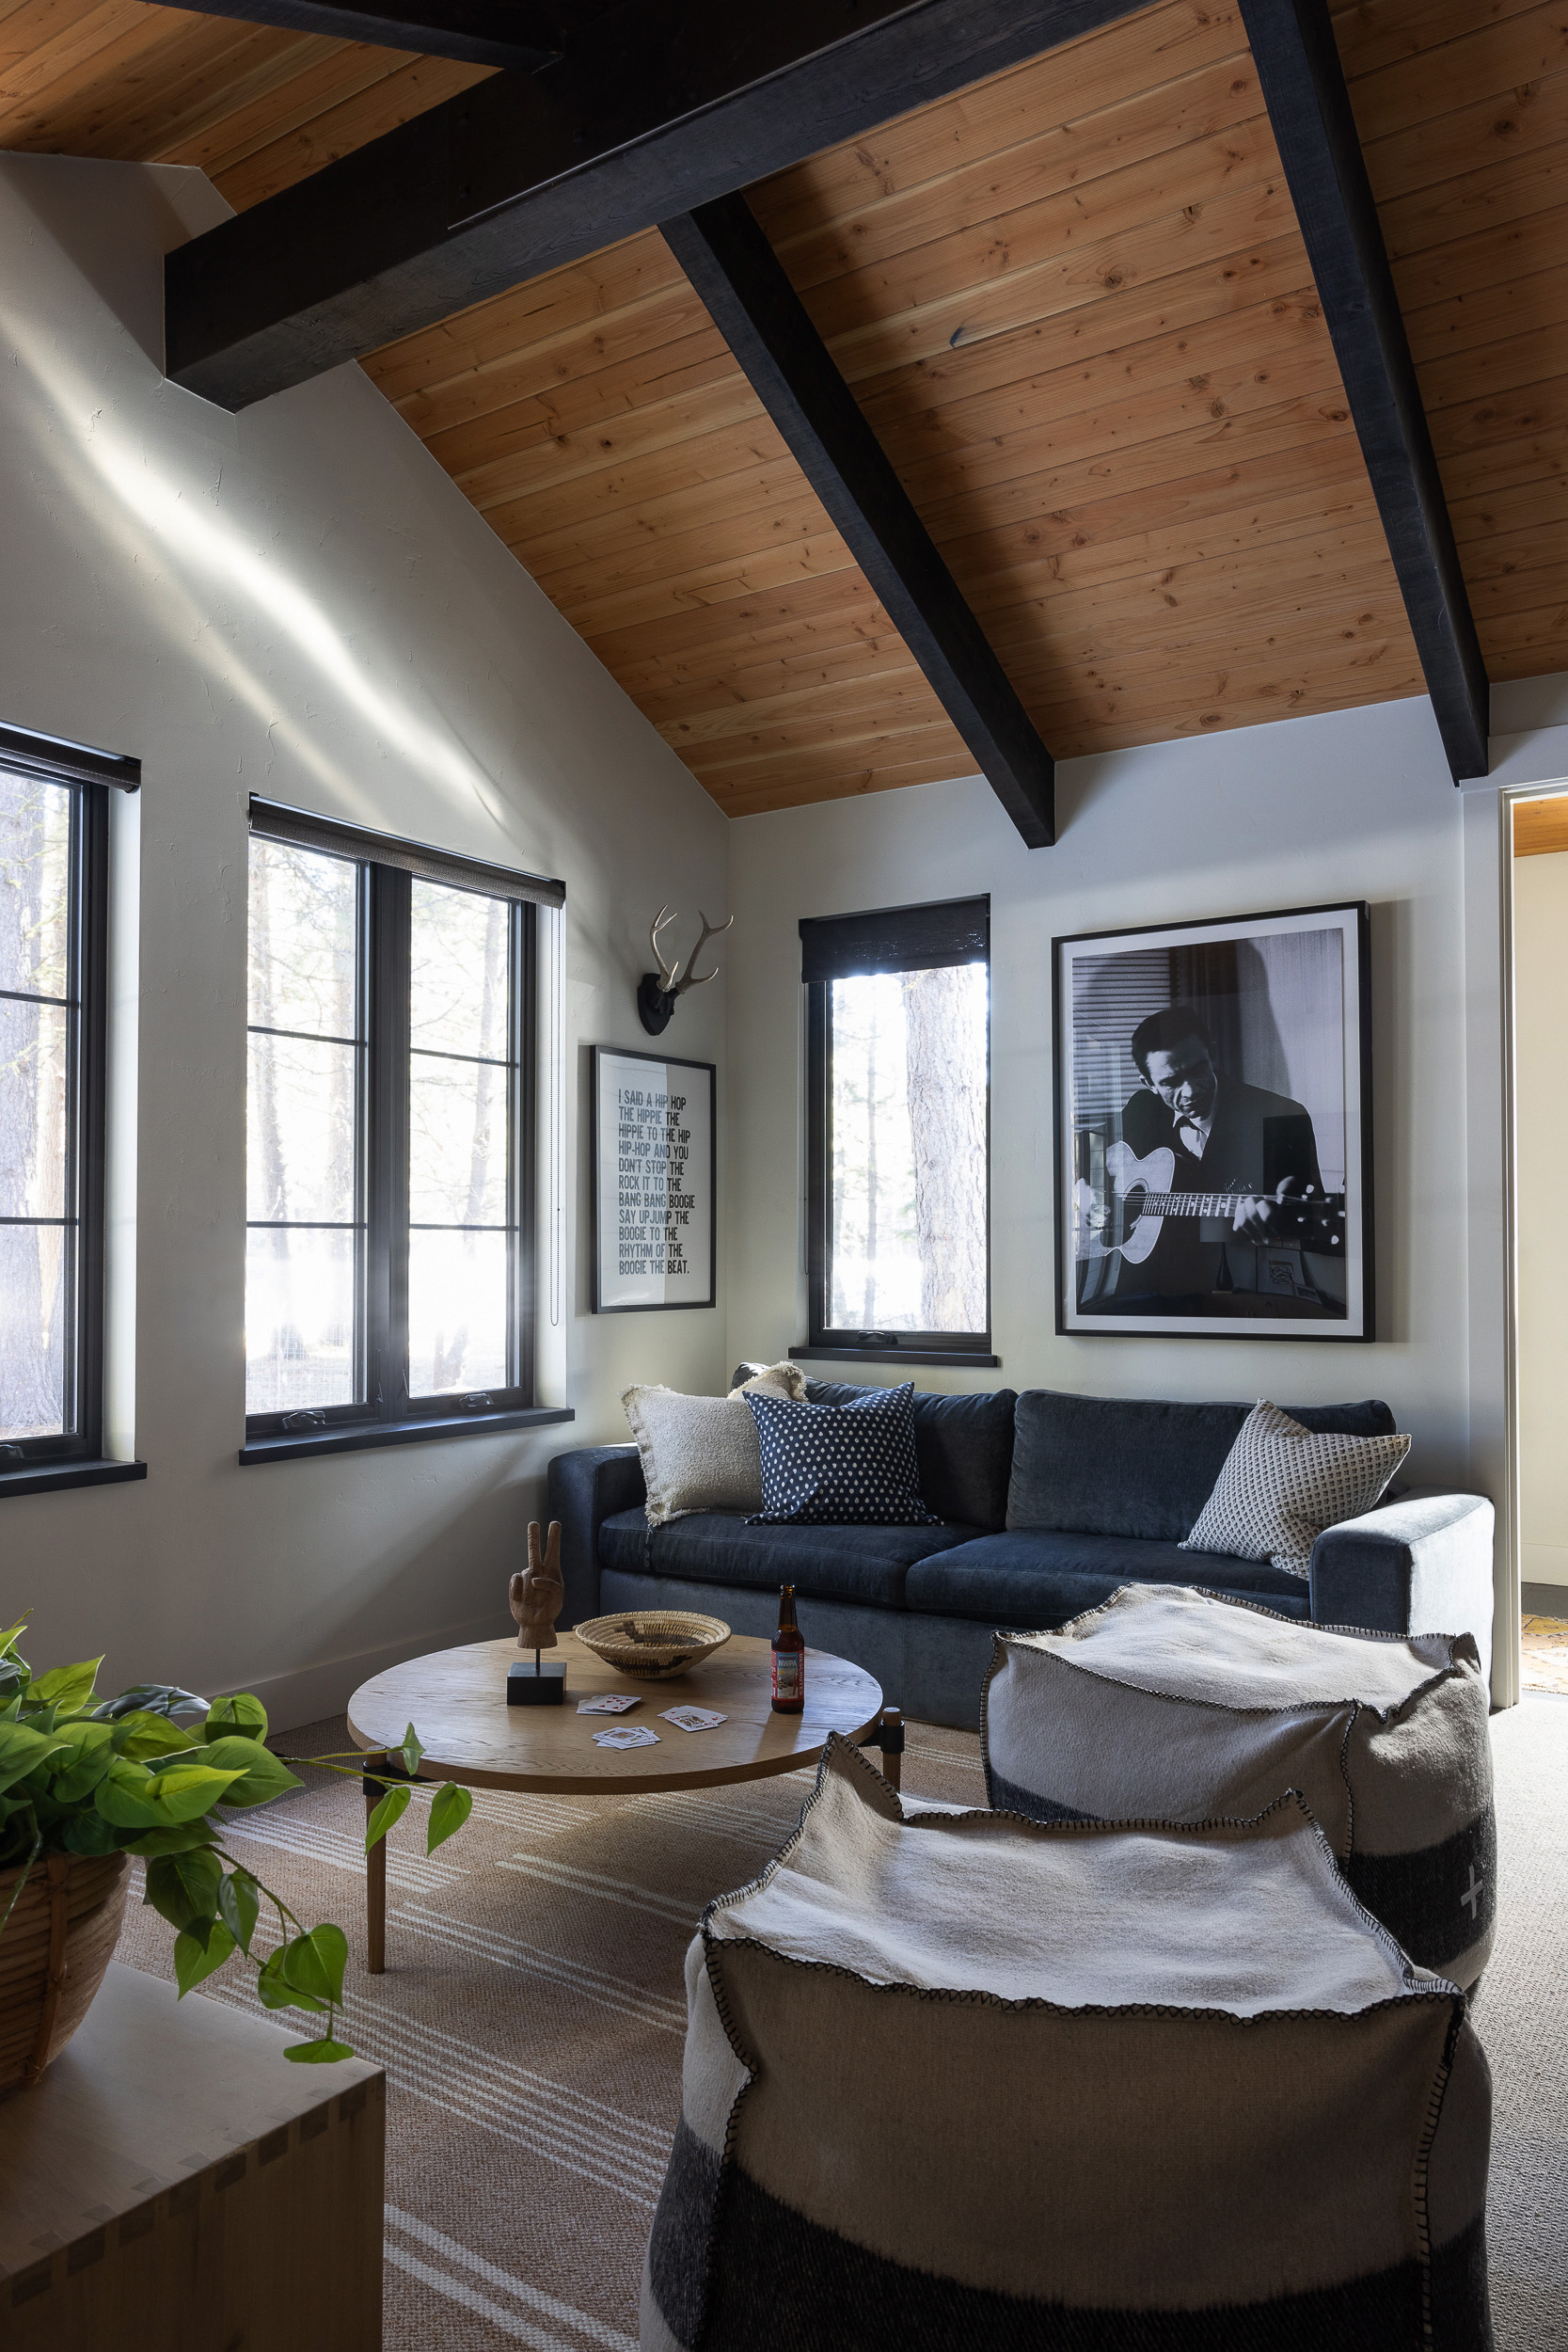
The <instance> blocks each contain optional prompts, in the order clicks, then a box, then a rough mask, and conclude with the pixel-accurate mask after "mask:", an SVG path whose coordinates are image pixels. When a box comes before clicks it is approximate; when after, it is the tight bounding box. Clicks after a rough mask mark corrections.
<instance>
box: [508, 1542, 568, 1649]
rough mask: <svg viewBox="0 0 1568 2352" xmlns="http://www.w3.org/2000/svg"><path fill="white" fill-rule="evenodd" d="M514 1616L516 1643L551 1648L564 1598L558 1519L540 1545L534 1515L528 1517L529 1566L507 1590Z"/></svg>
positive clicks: (521, 1571) (520, 1645) (532, 1647)
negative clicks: (529, 1518)
mask: <svg viewBox="0 0 1568 2352" xmlns="http://www.w3.org/2000/svg"><path fill="white" fill-rule="evenodd" d="M508 1598H509V1599H510V1601H511V1603H512V1614H513V1615H514V1616H515V1618H516V1620H517V1647H518V1648H519V1649H531V1650H532V1651H533V1653H534V1656H535V1658H537V1656H538V1653H539V1652H540V1651H541V1650H542V1649H554V1647H555V1646H556V1639H555V1621H556V1619H557V1617H559V1616H560V1614H561V1611H562V1605H563V1603H564V1601H565V1598H566V1587H565V1584H564V1582H563V1581H562V1574H561V1521H560V1520H559V1519H552V1520H551V1521H550V1532H549V1536H548V1539H547V1540H546V1542H545V1543H544V1545H543V1546H541V1543H540V1528H539V1522H538V1520H537V1519H531V1520H530V1521H529V1529H528V1566H527V1567H526V1568H524V1569H522V1570H520V1571H519V1573H518V1574H517V1575H515V1576H514V1578H513V1579H512V1583H511V1586H510V1588H509V1592H508Z"/></svg>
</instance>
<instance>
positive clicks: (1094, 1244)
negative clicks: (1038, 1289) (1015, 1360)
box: [1074, 1143, 1345, 1265]
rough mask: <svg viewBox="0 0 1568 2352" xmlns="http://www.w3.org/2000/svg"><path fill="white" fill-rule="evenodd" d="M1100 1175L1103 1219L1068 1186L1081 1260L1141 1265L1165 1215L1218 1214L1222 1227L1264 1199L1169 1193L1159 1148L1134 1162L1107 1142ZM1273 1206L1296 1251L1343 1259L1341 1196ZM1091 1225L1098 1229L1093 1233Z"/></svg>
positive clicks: (1082, 1192) (1171, 1170)
mask: <svg viewBox="0 0 1568 2352" xmlns="http://www.w3.org/2000/svg"><path fill="white" fill-rule="evenodd" d="M1105 1174H1106V1177H1107V1180H1108V1185H1109V1190H1110V1207H1109V1210H1108V1212H1107V1213H1106V1215H1105V1216H1104V1217H1103V1219H1101V1217H1100V1216H1099V1215H1098V1203H1095V1204H1094V1205H1095V1209H1096V1215H1095V1216H1094V1217H1092V1218H1091V1216H1090V1214H1089V1212H1090V1205H1091V1203H1092V1202H1093V1200H1094V1196H1093V1192H1092V1188H1091V1187H1090V1186H1089V1185H1088V1184H1082V1183H1080V1184H1077V1185H1076V1186H1075V1187H1074V1191H1075V1195H1076V1199H1077V1208H1078V1236H1079V1240H1078V1254H1079V1256H1080V1257H1081V1258H1108V1257H1113V1256H1115V1255H1117V1253H1118V1252H1119V1254H1120V1255H1121V1256H1122V1257H1123V1258H1125V1260H1126V1261H1127V1263H1128V1264H1129V1265H1142V1263H1143V1262H1144V1260H1145V1259H1146V1258H1147V1257H1148V1255H1149V1253H1150V1251H1151V1250H1152V1249H1153V1248H1154V1245H1155V1243H1156V1242H1157V1241H1158V1240H1159V1238H1160V1235H1161V1233H1162V1232H1163V1231H1164V1223H1165V1219H1166V1218H1167V1217H1170V1216H1180V1217H1194V1216H1197V1217H1202V1216H1220V1217H1224V1218H1225V1220H1226V1222H1227V1224H1228V1223H1229V1222H1230V1220H1231V1219H1232V1218H1233V1217H1234V1216H1235V1214H1236V1211H1237V1209H1238V1208H1239V1207H1240V1205H1241V1203H1242V1202H1243V1200H1262V1199H1265V1198H1267V1197H1268V1196H1266V1195H1264V1194H1260V1193H1258V1192H1248V1191H1245V1190H1238V1189H1237V1188H1236V1187H1235V1186H1234V1185H1232V1186H1231V1188H1230V1189H1229V1190H1228V1191H1226V1192H1173V1191H1172V1190H1171V1180H1172V1178H1173V1177H1174V1176H1175V1174H1176V1154H1175V1152H1172V1151H1170V1150H1169V1149H1168V1148H1167V1147H1166V1146H1164V1145H1161V1147H1160V1149H1159V1150H1158V1151H1155V1152H1149V1154H1148V1158H1147V1159H1142V1160H1140V1159H1139V1157H1138V1155H1137V1153H1136V1152H1134V1151H1133V1150H1132V1145H1131V1144H1127V1143H1113V1144H1112V1145H1111V1147H1110V1149H1109V1150H1108V1151H1107V1152H1106V1154H1105ZM1279 1205H1280V1206H1281V1207H1282V1208H1283V1209H1284V1210H1286V1211H1287V1212H1288V1214H1289V1215H1290V1216H1291V1224H1292V1231H1291V1235H1290V1239H1291V1243H1292V1244H1293V1245H1294V1246H1295V1247H1296V1248H1301V1249H1312V1250H1317V1251H1320V1252H1321V1253H1322V1254H1323V1255H1324V1256H1325V1257H1326V1256H1331V1255H1338V1256H1339V1257H1341V1258H1342V1257H1343V1255H1344V1248H1345V1196H1344V1194H1343V1193H1342V1192H1338V1193H1323V1194H1322V1195H1317V1196H1314V1195H1310V1194H1287V1195H1286V1197H1285V1199H1284V1200H1283V1201H1281V1202H1280V1204H1279ZM1298 1220H1299V1222H1298ZM1096 1226H1098V1228H1099V1230H1098V1231H1097V1230H1094V1229H1095V1227H1096Z"/></svg>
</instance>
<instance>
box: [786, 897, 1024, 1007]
mask: <svg viewBox="0 0 1568 2352" xmlns="http://www.w3.org/2000/svg"><path fill="white" fill-rule="evenodd" d="M989 961H990V898H942V899H938V900H937V901H936V902H935V903H933V904H931V905H929V906H918V907H878V908H876V909H874V910H873V911H872V912H871V913H869V914H823V915H807V916H805V917H804V918H803V919H802V921H801V924H800V977H801V979H802V980H804V981H805V982H806V984H807V986H808V987H811V986H813V985H815V984H816V983H817V982H819V981H823V980H847V979H848V978H849V977H851V976H852V975H853V974H856V973H861V972H929V971H932V970H935V969H936V968H938V967H939V966H941V965H944V964H955V963H987V962H989Z"/></svg>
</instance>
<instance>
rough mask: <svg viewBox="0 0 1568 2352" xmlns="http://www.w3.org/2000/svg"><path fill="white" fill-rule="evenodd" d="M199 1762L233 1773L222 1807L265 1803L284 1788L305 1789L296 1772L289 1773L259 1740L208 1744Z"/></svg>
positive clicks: (233, 1739) (234, 1736)
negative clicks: (231, 1785)
mask: <svg viewBox="0 0 1568 2352" xmlns="http://www.w3.org/2000/svg"><path fill="white" fill-rule="evenodd" d="M201 1760H202V1762H203V1763H204V1764H209V1765H212V1766H213V1767H214V1769H215V1770H216V1771H218V1772H233V1773H234V1775H235V1780H234V1785H233V1787H232V1788H230V1791H229V1794H228V1795H227V1796H226V1797H225V1798H224V1801H223V1802H224V1804H268V1803H269V1802H270V1801H271V1799H272V1798H274V1797H280V1796H281V1795H282V1794H283V1791H284V1790H285V1789H286V1788H304V1786H305V1783H304V1782H303V1781H302V1780H301V1779H300V1777H299V1775H298V1774H297V1772H290V1770H289V1768H288V1766H287V1765H286V1764H284V1763H281V1762H280V1761H279V1760H278V1758H277V1756H274V1755H273V1753H272V1751H271V1749H270V1748H264V1747H263V1746H262V1745H261V1741H260V1740H246V1739H243V1738H241V1737H239V1736H238V1735H237V1734H231V1735H230V1737H229V1738H228V1739H226V1740H211V1741H209V1743H208V1745H207V1746H206V1747H205V1748H204V1749H203V1750H202V1756H201Z"/></svg>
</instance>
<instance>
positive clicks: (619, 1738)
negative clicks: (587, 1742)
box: [594, 1724, 658, 1748]
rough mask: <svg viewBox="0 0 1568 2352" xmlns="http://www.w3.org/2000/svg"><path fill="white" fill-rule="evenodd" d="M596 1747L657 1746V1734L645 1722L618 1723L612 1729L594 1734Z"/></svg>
mask: <svg viewBox="0 0 1568 2352" xmlns="http://www.w3.org/2000/svg"><path fill="white" fill-rule="evenodd" d="M657 1745H658V1734H657V1731H650V1730H649V1729H648V1726H647V1724H617V1725H616V1727H615V1729H614V1730H613V1731H596V1732H595V1733H594V1746H595V1747H596V1748H657Z"/></svg>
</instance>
